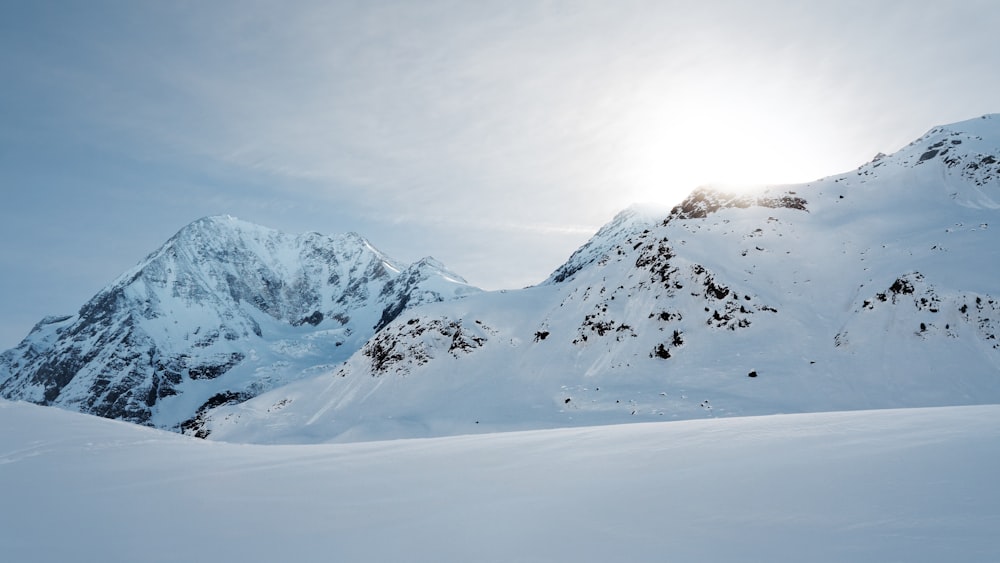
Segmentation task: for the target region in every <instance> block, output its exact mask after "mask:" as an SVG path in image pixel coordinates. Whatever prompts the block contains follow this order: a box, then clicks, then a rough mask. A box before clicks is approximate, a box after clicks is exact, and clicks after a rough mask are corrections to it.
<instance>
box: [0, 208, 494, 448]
mask: <svg viewBox="0 0 1000 563" xmlns="http://www.w3.org/2000/svg"><path fill="white" fill-rule="evenodd" d="M404 272H412V273H414V274H416V273H417V272H418V273H419V275H411V274H410V273H407V274H406V275H405V276H404V275H403V274H404ZM476 291H477V289H476V288H474V287H471V286H469V285H468V284H467V283H466V282H465V281H464V280H463V279H462V278H461V277H460V276H458V275H455V274H452V273H450V272H448V270H447V269H446V268H445V267H444V265H443V264H441V263H440V262H437V261H436V260H433V259H426V260H423V261H421V262H419V263H417V264H414V265H413V266H409V265H406V264H402V263H399V262H397V261H395V260H393V259H391V258H389V257H388V256H386V255H385V254H384V253H382V252H381V251H379V250H378V249H376V248H375V247H374V246H373V245H372V244H371V243H370V242H368V240H367V239H365V238H364V237H362V236H361V235H359V234H357V233H347V234H344V235H339V236H335V237H329V236H325V235H321V234H318V233H307V234H304V235H297V236H295V235H289V234H286V233H283V232H280V231H277V230H274V229H270V228H267V227H262V226H260V225H256V224H254V223H250V222H247V221H243V220H241V219H237V218H235V217H232V216H229V215H217V216H211V217H203V218H200V219H198V220H196V221H193V222H192V223H190V224H189V225H187V226H185V227H184V228H182V229H181V230H180V231H178V232H177V233H176V234H175V235H174V236H173V237H171V238H170V239H169V240H168V241H167V242H166V243H164V244H163V245H162V246H161V247H160V248H159V249H157V250H156V251H154V252H153V253H152V254H150V255H149V256H147V257H146V258H145V259H144V260H143V261H141V262H140V263H139V264H137V265H136V266H135V267H133V268H132V269H130V270H129V271H127V272H125V273H124V274H123V275H121V276H119V278H118V279H117V280H115V281H114V282H113V283H111V284H109V285H108V286H107V287H106V288H104V289H103V290H101V292H99V293H98V294H97V295H96V296H94V297H93V298H92V299H91V300H89V301H88V302H87V303H86V304H84V305H83V306H82V307H81V308H80V310H79V312H78V314H77V315H72V316H64V317H56V318H47V319H44V320H43V321H42V322H40V323H38V324H37V325H36V326H35V328H34V329H33V330H32V332H31V333H30V334H29V335H28V336H27V337H26V338H25V339H24V341H22V343H21V344H20V345H19V346H18V347H17V348H15V349H13V350H10V351H8V352H6V353H5V354H4V355H3V356H2V360H0V394H2V395H3V396H6V397H9V398H16V399H23V400H28V401H35V402H44V403H46V404H54V405H60V406H64V407H68V408H73V409H76V410H80V411H82V412H88V413H92V414H98V415H101V416H107V417H110V418H121V419H125V420H130V421H133V422H140V423H144V424H152V425H156V426H159V427H163V428H173V429H178V428H179V425H181V424H182V423H186V421H188V420H190V419H192V418H193V417H195V416H197V412H198V409H202V408H207V407H205V405H212V406H218V405H219V404H222V403H224V402H229V401H237V400H245V399H247V398H249V397H252V396H254V395H256V394H257V393H260V392H261V391H263V390H265V389H269V388H271V387H273V386H276V385H279V384H282V383H287V382H289V381H293V380H295V379H297V378H301V377H303V375H304V373H306V371H305V370H307V369H309V368H312V367H314V365H315V364H314V363H312V362H319V363H336V362H338V361H342V360H344V359H346V358H347V357H348V356H350V354H351V353H352V352H353V351H354V350H356V349H357V348H359V347H360V346H361V345H362V344H363V343H364V342H365V341H366V340H367V339H368V338H369V337H371V336H372V334H374V332H375V327H376V326H378V325H379V324H380V323H381V324H384V323H387V322H389V321H391V320H392V319H394V318H395V317H396V316H397V315H398V314H400V313H401V312H402V311H404V310H406V309H407V308H409V307H413V306H416V305H418V304H422V303H431V302H435V301H443V300H447V299H454V298H457V297H462V296H464V295H467V294H470V293H474V292H476ZM310 358H312V359H310ZM304 362H305V363H304Z"/></svg>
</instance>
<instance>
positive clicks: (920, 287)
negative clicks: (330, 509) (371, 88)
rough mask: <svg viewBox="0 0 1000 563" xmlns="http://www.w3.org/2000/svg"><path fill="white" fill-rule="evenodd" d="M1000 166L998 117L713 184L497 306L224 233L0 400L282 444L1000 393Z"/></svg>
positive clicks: (463, 289)
mask: <svg viewBox="0 0 1000 563" xmlns="http://www.w3.org/2000/svg"><path fill="white" fill-rule="evenodd" d="M998 162H1000V119H998V118H997V117H995V116H984V117H982V118H977V119H974V120H969V121H965V122H961V123H956V124H953V125H948V126H943V127H937V128H934V129H933V130H931V131H930V132H928V133H927V134H926V135H925V136H923V137H921V138H920V139H918V140H916V141H914V142H913V143H912V144H911V145H909V146H907V147H904V148H903V149H901V150H900V151H898V152H896V153H895V154H892V155H881V154H880V155H878V156H876V157H875V159H874V160H872V161H871V162H869V163H866V164H864V165H862V166H861V167H859V168H858V169H857V170H854V171H851V172H848V173H846V174H841V175H838V176H832V177H829V178H823V179H820V180H817V181H814V182H810V183H807V184H801V185H794V186H772V187H766V188H762V189H759V190H756V191H748V192H743V193H732V194H728V193H721V192H719V191H717V190H713V189H709V188H705V189H698V190H696V191H695V192H693V193H692V194H691V195H690V196H689V197H688V198H687V199H686V200H685V201H683V202H681V203H680V204H679V205H677V206H675V207H674V208H673V209H672V210H666V211H663V212H657V211H652V210H648V209H642V208H632V209H629V210H626V211H624V212H622V213H620V214H619V215H618V216H617V217H615V219H614V220H613V221H611V222H610V223H609V224H608V225H606V226H605V227H604V228H602V229H601V230H600V231H598V233H597V234H596V235H595V236H594V237H593V238H592V239H591V240H590V241H588V242H587V243H586V244H585V245H584V246H582V247H581V248H580V249H579V250H578V251H577V252H575V253H573V255H572V256H570V258H569V259H568V260H567V262H566V263H565V264H563V265H562V266H560V267H559V268H557V269H556V270H555V271H554V272H553V273H552V275H551V276H550V277H549V278H548V279H547V280H545V281H544V282H542V283H540V284H539V285H537V286H535V287H530V288H527V289H521V290H510V291H498V292H478V291H476V290H474V289H473V288H470V287H468V286H467V285H466V284H464V283H462V281H461V278H459V277H458V276H456V275H454V274H451V273H449V272H447V270H445V269H444V268H443V267H442V266H441V265H440V264H437V263H435V262H433V261H431V260H425V261H421V262H420V263H418V264H415V265H412V266H409V267H404V266H403V265H400V264H396V263H395V262H393V261H391V260H389V259H388V258H386V257H385V256H383V255H382V254H381V253H378V252H377V251H375V250H374V249H373V248H371V246H370V245H369V244H367V243H366V242H364V241H363V240H362V239H360V238H359V237H356V236H351V235H347V236H345V237H341V238H339V239H328V238H326V237H320V235H302V236H300V237H290V236H288V235H281V234H280V233H275V232H273V231H268V230H266V229H262V228H260V227H255V226H251V225H247V224H245V223H239V222H233V221H231V220H229V219H211V220H205V221H202V222H198V223H195V224H194V225H192V226H191V227H189V228H187V229H185V230H184V231H182V232H181V233H180V234H178V236H177V237H175V239H172V241H171V242H168V244H167V245H166V246H164V248H163V249H161V250H160V251H158V252H157V253H154V254H153V255H152V256H151V257H150V258H148V259H147V260H146V261H144V262H143V263H142V264H140V265H139V266H138V267H137V268H136V269H135V270H133V271H132V272H129V273H126V274H125V275H124V276H123V277H122V278H121V279H120V280H119V281H118V282H116V283H115V284H112V285H111V286H109V288H108V289H107V290H105V291H104V292H102V293H101V294H99V295H98V296H97V297H95V298H94V300H93V301H91V303H88V304H87V305H86V306H84V308H83V309H81V311H80V313H79V314H77V315H75V316H72V317H63V318H53V319H47V320H46V321H43V322H42V323H41V324H40V325H39V326H38V327H36V328H35V330H33V331H32V333H31V334H30V335H29V337H28V338H27V339H26V340H25V341H24V342H23V343H22V344H21V345H20V346H19V347H18V348H16V349H14V350H11V351H8V352H6V353H5V354H4V355H3V356H0V391H2V392H3V393H4V395H5V396H8V397H13V398H25V399H28V400H32V401H36V402H41V403H45V404H56V405H61V406H66V407H68V408H76V409H79V410H84V411H86V412H95V413H98V414H104V415H105V416H112V417H117V418H125V419H128V420H135V421H140V422H145V423H147V424H155V425H157V426H161V427H167V428H174V429H182V430H183V431H184V432H186V433H190V434H194V435H198V436H203V437H205V436H207V437H209V438H211V439H222V440H237V441H249V442H267V443H274V442H287V443H301V442H316V441H331V440H341V441H347V440H365V439H378V438H398V437H410V436H436V435H448V434H464V433H475V432H491V431H500V430H516V429H534V428H548V427H557V426H575V425H589V424H609V423H622V422H635V421H659V420H674V419H685V418H697V417H706V416H735V415H751V414H769V413H781V412H784V413H789V412H816V411H837V410H851V409H868V408H886V407H905V406H935V405H960V404H974V403H996V402H998V401H1000V341H998V334H1000V255H998V251H997V249H998V248H1000V235H998V232H1000V231H998V229H997V226H998V223H1000V216H998V213H1000V164H998ZM221 225H228V227H227V228H225V229H224V228H222V226H221ZM234 225H235V226H234ZM221 231H224V232H227V233H230V234H231V235H232V236H233V237H235V238H236V239H238V240H239V241H240V242H238V243H233V242H230V241H229V239H226V237H225V236H222V235H220V234H219V233H220V232H221ZM232 233H239V235H238V236H237V235H236V234H232ZM227 236H228V235H227ZM182 241H183V244H181V242H182ZM212 241H217V242H212ZM219 241H221V242H219ZM320 241H331V242H329V243H327V242H323V243H322V244H320ZM460 296H464V297H463V298H462V299H454V297H460ZM249 397H252V398H249Z"/></svg>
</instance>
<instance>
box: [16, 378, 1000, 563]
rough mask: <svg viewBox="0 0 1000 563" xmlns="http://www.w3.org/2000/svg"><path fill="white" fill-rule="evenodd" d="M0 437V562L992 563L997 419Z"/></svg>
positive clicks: (846, 418) (957, 415) (795, 419)
mask: <svg viewBox="0 0 1000 563" xmlns="http://www.w3.org/2000/svg"><path fill="white" fill-rule="evenodd" d="M761 377H763V374H762V375H761ZM0 426H2V427H3V428H7V429H13V428H16V429H18V431H16V432H13V431H8V432H4V433H2V434H0V498H2V499H3V504H2V505H0V553H2V554H3V559H4V560H5V561H18V562H37V563H42V562H60V563H62V562H66V561H81V560H82V561H95V560H100V561H106V562H108V563H114V562H118V561H121V562H129V563H131V562H134V561H147V562H151V563H152V562H158V561H164V562H166V561H218V562H226V561H233V562H236V561H239V562H246V563H250V562H255V561H261V562H264V561H303V562H306V561H341V562H350V561H359V562H360V561H364V562H373V563H374V562H383V561H384V562H396V561H410V562H421V561H428V562H434V563H443V562H449V561H455V562H467V561H483V562H490V561H496V562H501V561H534V562H546V561H768V562H772V563H778V562H783V561H789V562H799V561H814V562H823V561H855V562H865V561H872V562H883V561H967V562H970V563H976V562H992V561H997V560H1000V543H998V542H997V539H996V531H997V530H998V529H1000V487H997V486H996V467H997V465H998V463H1000V407H998V406H973V407H951V408H933V409H907V410H882V411H869V412H860V411H859V412H849V413H828V414H806V415H785V416H767V417H758V418H733V419H715V420H698V421H685V422H675V423H651V424H630V425H619V426H606V427H592V428H580V429H562V430H550V431H533V432H522V433H509V434H493V435H489V436H459V437H449V438H438V439H424V440H399V441H386V442H375V443H366V444H332V445H311V446H256V445H235V444H224V443H217V442H211V441H204V440H196V439H193V438H189V437H185V436H179V435H177V434H172V433H168V432H163V431H158V430H153V429H149V428H142V427H139V426H135V425H129V424H125V423H120V422H115V421H110V420H104V419H99V418H96V417H91V416H87V415H81V414H77V413H69V412H65V411H61V410H58V409H49V408H43V407H38V406H34V405H30V404H26V403H10V402H4V401H0Z"/></svg>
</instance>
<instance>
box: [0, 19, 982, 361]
mask: <svg viewBox="0 0 1000 563" xmlns="http://www.w3.org/2000/svg"><path fill="white" fill-rule="evenodd" d="M997 29H1000V6H997V4H996V3H995V2H994V1H992V0H964V1H963V0H955V1H951V2H925V1H920V0H899V1H892V0H882V1H880V0H867V1H854V0H839V1H836V2H834V1H829V2H808V1H783V0H757V1H753V2H749V1H746V2H741V1H735V0H702V1H699V2H691V1H678V0H649V1H644V0H615V1H610V0H607V1H586V0H574V1H566V2H562V1H558V0H552V1H535V2H527V1H519V0H505V1H495V2H494V1H486V0H484V1H479V2H463V1H458V0H456V1H444V0H441V1H438V0H426V1H420V2H383V1H358V2H353V1H337V2H330V1H316V2H311V1H309V0H302V1H297V2H279V1H264V0H259V1H255V0H239V1H235V0H234V1H227V0H217V1H212V2H201V1H186V0H178V1H173V2H132V1H128V0H120V1H106V0H92V1H89V2H49V1H22V0H11V1H8V2H4V3H3V5H2V6H0V77H2V83H3V87H2V88H0V123H2V126H0V264H2V268H3V269H2V275H0V350H3V349H6V348H9V347H12V346H14V345H16V344H17V343H18V342H19V341H20V339H21V338H23V337H24V336H25V335H26V334H27V333H28V331H29V330H30V329H31V327H32V326H33V325H34V323H36V322H37V321H38V320H40V319H41V318H42V317H44V316H46V315H52V314H70V313H73V312H75V311H76V310H77V309H78V308H79V307H80V306H81V305H82V304H83V303H84V302H85V301H86V300H87V299H89V298H90V297H91V296H93V295H94V294H95V293H96V292H98V291H99V290H100V289H101V288H102V287H104V286H105V285H106V284H107V283H109V282H111V281H112V280H113V279H114V278H115V277H117V276H118V275H119V274H120V273H121V272H123V271H124V270H126V269H127V268H129V267H131V266H132V265H134V264H135V263H136V262H138V261H139V260H141V259H142V258H143V257H144V256H145V255H146V254H148V253H150V252H152V251H153V250H155V249H156V248H157V247H159V246H160V245H161V244H162V243H163V242H165V241H166V240H167V239H168V238H169V237H170V236H171V235H173V234H174V233H175V232H176V231H178V230H179V229H180V228H182V227H183V226H185V225H186V224H188V223H190V222H191V221H193V220H195V219H198V218H199V217H203V216H207V215H218V214H231V215H235V216H237V217H240V218H242V219H245V220H248V221H252V222H255V223H259V224H262V225H265V226H268V227H272V228H276V229H280V230H284V231H288V232H292V233H301V232H307V231H317V232H321V233H325V234H330V235H334V234H338V233H343V232H348V231H354V232H358V233H360V234H362V235H364V236H365V237H367V238H368V239H369V240H370V241H371V242H372V243H373V244H374V245H375V246H376V247H378V248H379V249H381V250H382V251H384V252H385V253H387V254H388V255H390V256H393V257H394V258H397V259H399V260H402V261H404V262H412V261H416V260H418V259H419V258H421V257H423V256H428V255H431V256H434V257H436V258H438V259H439V260H441V261H442V262H444V263H445V264H446V265H448V266H449V267H450V268H451V269H452V270H454V271H456V272H457V273H459V274H461V275H463V276H464V277H465V278H466V279H467V280H468V281H469V282H470V283H472V284H474V285H478V286H480V287H483V288H486V289H500V288H515V287H523V286H526V285H531V284H534V283H538V282H540V281H541V280H543V279H545V278H546V277H547V276H548V274H549V273H551V271H552V270H554V269H555V268H557V267H558V266H559V265H560V264H561V263H562V262H563V261H564V260H565V259H566V258H567V257H568V256H569V255H570V254H571V253H572V252H573V251H574V250H575V249H576V248H577V247H579V246H580V245H582V244H583V243H584V242H586V240H587V239H588V238H589V237H590V236H591V235H592V234H593V233H594V232H596V231H597V229H598V228H600V226H601V225H602V224H604V223H605V222H607V221H609V220H610V219H611V218H612V217H613V216H614V215H615V214H616V213H617V212H619V211H620V210H622V209H624V208H626V207H627V206H629V205H631V204H633V203H640V202H647V203H653V204H657V205H662V206H669V205H672V204H675V203H677V202H678V201H680V200H681V199H682V198H683V197H684V196H685V195H686V194H687V193H688V192H690V191H691V190H692V189H693V188H695V187H698V186H700V185H726V186H747V185H760V184H781V183H798V182H806V181H810V180H814V179H817V178H820V177H824V176H828V175H832V174H836V173H841V172H846V171H848V170H851V169H853V168H856V167H857V166H859V165H860V164H862V163H864V162H866V161H868V160H870V159H871V158H872V157H873V156H874V155H875V154H876V153H878V152H892V151H895V150H897V149H899V148H900V147H902V146H904V145H906V144H907V143H909V142H910V141H912V140H914V139H916V138H917V137H919V136H920V135H922V134H923V133H924V132H926V131H927V130H928V129H930V128H931V127H933V126H935V125H939V124H944V123H950V122H955V121H960V120H964V119H968V118H972V117H975V116H978V115H982V114H985V113H994V112H998V111H1000V73H997V72H996V69H995V55H996V53H998V52H1000V34H997V33H996V30H997Z"/></svg>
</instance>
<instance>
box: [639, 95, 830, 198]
mask: <svg viewBox="0 0 1000 563" xmlns="http://www.w3.org/2000/svg"><path fill="white" fill-rule="evenodd" d="M627 122H628V128H629V131H627V132H623V134H622V139H623V142H622V143H621V153H620V155H619V157H620V167H621V168H620V170H619V175H620V179H621V180H622V183H623V185H624V186H627V189H628V190H629V191H630V192H631V193H630V194H629V195H631V196H632V197H633V198H634V199H635V200H636V201H650V202H660V203H675V202H677V201H680V200H681V199H682V198H683V197H684V196H686V195H687V194H688V193H690V191H691V190H693V189H694V188H696V187H699V186H705V185H709V186H717V187H722V188H725V189H726V190H727V191H741V190H748V189H753V188H756V187H759V186H762V185H774V184H789V183H800V182H808V181H811V180H814V179H816V178H819V177H820V176H822V175H823V174H824V173H829V171H827V170H821V169H820V164H821V158H822V154H819V153H822V152H823V151H821V150H820V149H818V147H817V145H818V140H817V139H816V138H815V136H814V135H813V134H812V133H811V131H809V130H808V128H807V126H806V125H805V124H804V123H802V122H801V120H798V121H797V120H796V119H795V118H794V117H793V116H790V115H789V113H788V112H787V111H784V112H783V111H782V109H781V108H777V107H773V105H772V104H769V103H766V100H746V99H744V100H741V101H734V100H733V99H732V98H730V99H726V100H712V99H706V100H700V101H699V100H687V101H686V102H685V103H675V104H672V105H670V106H669V107H659V108H636V109H635V110H634V115H632V116H631V117H630V118H629V119H628V120H627Z"/></svg>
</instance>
